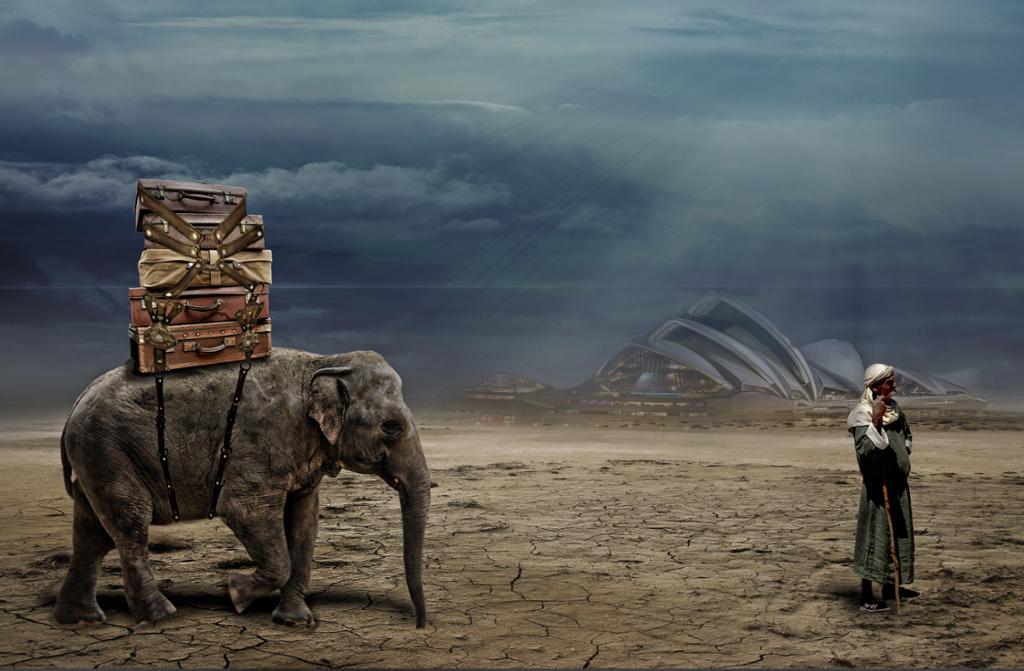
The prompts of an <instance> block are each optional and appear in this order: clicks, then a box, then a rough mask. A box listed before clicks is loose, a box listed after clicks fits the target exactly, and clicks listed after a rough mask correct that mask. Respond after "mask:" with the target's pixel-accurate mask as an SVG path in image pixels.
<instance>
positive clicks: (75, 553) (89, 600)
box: [53, 483, 114, 624]
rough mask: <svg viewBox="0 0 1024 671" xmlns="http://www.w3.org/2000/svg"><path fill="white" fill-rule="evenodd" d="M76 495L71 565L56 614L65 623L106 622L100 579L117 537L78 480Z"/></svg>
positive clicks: (75, 488)
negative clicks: (98, 598)
mask: <svg viewBox="0 0 1024 671" xmlns="http://www.w3.org/2000/svg"><path fill="white" fill-rule="evenodd" d="M74 496H75V512H74V527H73V531H72V552H71V565H70V566H68V574H67V576H66V577H65V578H64V584H63V585H62V586H61V588H60V593H59V594H58V595H57V605H56V607H54V609H53V616H54V618H56V620H57V622H60V623H61V624H80V623H87V624H92V623H100V622H105V621H106V619H107V616H106V615H105V614H104V613H103V610H102V609H101V608H100V606H99V604H98V603H96V581H97V579H98V578H99V573H100V565H101V564H102V562H103V557H105V556H106V554H107V553H108V552H110V551H111V550H112V549H113V548H114V539H112V538H111V537H110V534H108V533H107V530H106V529H104V528H103V525H102V524H100V521H99V519H98V518H97V517H96V513H95V512H93V509H92V506H91V505H90V504H89V500H88V499H87V498H85V494H84V493H83V492H82V488H81V487H79V486H78V483H75V486H74Z"/></svg>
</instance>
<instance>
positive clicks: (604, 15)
mask: <svg viewBox="0 0 1024 671" xmlns="http://www.w3.org/2000/svg"><path fill="white" fill-rule="evenodd" d="M1021 44H1024V5H1021V4H1020V3H1019V2H1015V1H1007V2H985V1H983V2H972V3H963V2H942V1H928V2H900V3H890V2H865V3H848V2H829V1H826V0H818V1H814V2H784V1H773V2H763V1H755V2H723V1H715V2H700V1H694V2H685V1H673V2H644V1H637V2H602V1H600V0H591V1H587V2H582V1H581V2H574V1H570V0H560V1H559V2H534V1H528V0H505V1H502V2H468V1H467V2H460V1H444V0H440V1H432V2H419V1H416V0H398V1H396V2H387V3H378V2H369V1H368V0H366V1H344V0H339V1H337V2H309V1H298V2H284V1H281V2H249V1H245V2H243V1H225V2H217V3H207V2H193V1H190V0H184V1H178V2H174V3H139V2H134V1H133V2H129V1H127V0H97V1H94V2H89V3H82V2H74V1H71V0H67V1H64V0H52V1H51V0H31V1H19V0H12V1H8V2H4V3H2V4H0V59H2V62H3V63H4V67H3V68H2V69H0V244H2V246H3V262H2V263H0V311H2V312H0V314H2V315H3V319H2V320H0V370H2V371H3V376H2V381H0V401H3V402H6V403H12V402H15V401H19V400H22V401H26V400H27V401H30V402H35V401H37V400H39V401H42V400H54V401H56V402H66V400H68V399H73V398H74V396H75V395H76V393H77V392H78V391H79V390H80V389H81V388H82V387H84V386H85V385H86V384H87V383H88V381H89V380H91V379H92V378H93V377H94V376H95V375H97V374H99V373H101V372H103V371H105V370H107V369H109V368H112V367H115V366H117V365H119V364H121V363H123V361H124V360H125V359H126V357H127V353H128V339H127V326H128V306H127V301H126V299H127V289H128V287H132V286H137V285H138V278H137V273H136V267H135V264H136V261H137V258H138V254H139V251H140V250H141V246H142V244H141V243H142V241H141V237H140V234H138V233H137V232H136V231H135V229H134V225H133V224H134V222H133V215H132V207H133V198H134V184H135V181H136V180H137V179H139V178H140V177H164V178H177V179H189V180H202V181H211V182H218V183H226V184H232V185H240V186H245V187H246V188H248V190H249V210H250V212H254V213H261V214H263V215H264V221H265V224H266V239H267V243H268V246H269V247H270V248H271V249H272V250H273V253H274V284H273V288H272V290H271V313H272V316H273V323H274V344H275V346H290V347H300V348H305V349H309V350H312V351H317V352H341V351H349V350H353V349H374V350H377V351H379V352H381V353H382V354H384V355H385V356H386V357H387V358H388V360H389V361H390V362H391V363H392V365H393V366H394V367H395V368H396V369H397V370H398V372H399V373H400V374H401V375H402V376H403V378H404V380H405V388H406V392H407V394H409V395H411V396H413V397H417V398H440V397H442V396H444V395H447V394H450V393H451V391H452V390H454V389H458V388H459V387H461V386H463V385H466V384H470V383H473V382H476V381H478V380H479V379H480V378H482V377H484V376H486V375H488V374H490V373H494V372H514V373H519V374H524V375H527V376H529V377H532V378H534V379H537V380H538V381H541V382H545V383H548V384H552V385H555V386H559V387H567V386H570V385H575V384H578V383H580V382H582V381H584V380H585V379H586V378H587V377H588V376H590V375H592V374H593V373H594V372H595V371H596V370H597V369H598V368H599V367H600V366H601V364H602V363H603V362H604V360H605V359H606V358H608V357H609V356H611V355H612V354H614V353H615V351H616V350H617V348H618V347H619V346H620V345H621V344H622V343H623V342H624V341H625V340H627V339H629V338H633V337H637V336H642V335H644V334H646V333H648V332H649V331H650V330H652V329H653V328H655V327H656V326H658V325H659V324H660V323H661V322H662V321H663V320H664V319H666V318H668V317H669V316H671V315H673V314H675V313H678V312H680V311H682V310H684V309H685V308H686V307H687V306H688V305H690V304H691V303H693V302H694V301H695V300H697V299H698V298H700V297H701V296H702V295H703V294H704V293H706V292H709V291H719V292H725V293H728V294H731V295H733V296H736V297H738V298H741V299H743V300H744V301H746V302H748V303H750V304H751V305H753V306H754V307H755V308H757V309H758V310H759V311H761V312H762V313H763V314H765V315H766V316H767V317H769V318H770V319H771V320H772V321H773V322H775V323H776V324H777V325H778V326H779V327H780V329H781V330H782V331H783V333H785V334H786V335H787V336H788V337H789V338H790V339H791V340H792V341H793V343H794V344H795V345H797V346H799V345H801V344H805V343H808V342H812V341H815V340H818V339H821V338H826V337H833V338H843V339H847V340H850V341H852V342H854V343H855V344H856V346H857V347H858V349H859V350H860V352H861V353H862V355H863V357H864V358H865V359H866V360H869V361H874V360H881V361H887V362H890V363H893V364H895V365H897V366H901V367H905V368H911V369H918V370H924V371H927V372H930V373H933V374H940V375H943V376H947V377H948V378H949V379H952V380H954V381H958V382H961V383H964V384H967V385H969V386H971V387H972V388H974V389H976V390H979V391H982V392H985V391H988V390H1006V389H1020V388H1022V387H1024V383H1022V382H1021V380H1022V379H1024V356H1022V355H1021V353H1020V351H1019V347H1020V343H1021V342H1024V309H1022V308H1024V301H1022V297H1024V273H1022V271H1021V270H1020V268H1021V266H1022V264H1021V261H1020V259H1019V257H1020V256H1021V252H1022V251H1024V229H1022V226H1021V213H1022V212H1024V189H1022V188H1021V182H1020V176H1021V175H1022V174H1024V78H1022V77H1020V72H1022V71H1024V49H1021V48H1020V45H1021Z"/></svg>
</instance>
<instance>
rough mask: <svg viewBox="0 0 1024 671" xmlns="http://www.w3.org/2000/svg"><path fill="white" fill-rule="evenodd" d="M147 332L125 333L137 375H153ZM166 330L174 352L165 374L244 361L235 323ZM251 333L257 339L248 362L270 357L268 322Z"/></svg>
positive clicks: (135, 329) (138, 328) (168, 358)
mask: <svg viewBox="0 0 1024 671" xmlns="http://www.w3.org/2000/svg"><path fill="white" fill-rule="evenodd" d="M149 328H150V327H146V326H131V327H129V331H128V333H129V338H130V342H131V355H132V360H133V361H135V370H136V372H139V373H152V372H153V359H154V356H153V347H152V346H151V345H149V344H147V343H146V331H147V330H149ZM169 328H170V329H171V333H173V334H174V337H175V338H176V339H177V341H178V342H177V344H175V346H174V349H172V350H168V351H167V354H166V369H167V370H177V369H180V368H195V367H197V366H209V365H211V364H216V363H229V362H232V361H242V360H244V359H245V353H243V352H242V351H241V350H239V349H238V337H239V335H240V334H241V333H242V327H241V326H240V325H239V324H238V322H236V321H230V322H216V323H212V324H179V325H176V326H170V327H169ZM255 333H256V335H257V336H258V337H259V344H258V345H257V346H256V349H255V350H254V351H253V353H252V358H254V359H259V358H262V357H266V356H270V348H271V343H270V320H269V319H266V320H263V321H261V322H260V323H258V324H257V325H256V328H255Z"/></svg>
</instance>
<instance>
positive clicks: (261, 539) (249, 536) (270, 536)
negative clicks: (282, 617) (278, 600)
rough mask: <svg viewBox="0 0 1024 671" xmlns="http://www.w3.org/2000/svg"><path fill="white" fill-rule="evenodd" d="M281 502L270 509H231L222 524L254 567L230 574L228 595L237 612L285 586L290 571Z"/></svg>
mask: <svg viewBox="0 0 1024 671" xmlns="http://www.w3.org/2000/svg"><path fill="white" fill-rule="evenodd" d="M283 503H284V502H283V501H282V502H281V504H280V505H279V506H274V507H272V508H268V507H265V506H264V507H257V506H252V507H248V506H244V507H243V506H233V507H232V510H231V512H230V513H228V514H227V515H226V516H225V519H224V521H225V522H226V523H227V525H228V527H229V528H230V529H231V530H232V531H233V532H235V535H236V536H237V537H238V539H239V540H240V541H242V545H244V546H245V549H246V550H248V551H249V556H250V557H251V558H252V560H253V563H255V564H256V570H255V571H253V572H252V573H250V574H245V573H229V574H228V594H229V595H230V596H231V602H232V603H233V604H234V605H235V610H236V611H237V612H239V613H241V612H242V611H244V610H245V609H246V608H248V607H249V604H251V603H252V602H253V601H255V600H256V599H258V598H259V597H261V596H266V595H267V594H270V593H271V592H273V591H275V590H278V589H281V588H282V587H284V584H285V582H287V580H288V575H289V572H290V571H291V560H290V559H289V557H288V544H287V541H286V540H285V535H284V524H283V520H282V509H281V507H282V506H283Z"/></svg>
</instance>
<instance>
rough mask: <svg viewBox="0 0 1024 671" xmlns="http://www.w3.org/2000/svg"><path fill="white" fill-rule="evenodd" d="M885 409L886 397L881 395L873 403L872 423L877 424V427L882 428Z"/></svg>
mask: <svg viewBox="0 0 1024 671" xmlns="http://www.w3.org/2000/svg"><path fill="white" fill-rule="evenodd" d="M885 411H886V405H885V399H883V398H881V397H879V398H876V399H875V402H874V403H873V404H871V423H872V424H874V425H875V428H876V429H879V430H881V428H882V416H883V415H885Z"/></svg>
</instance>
